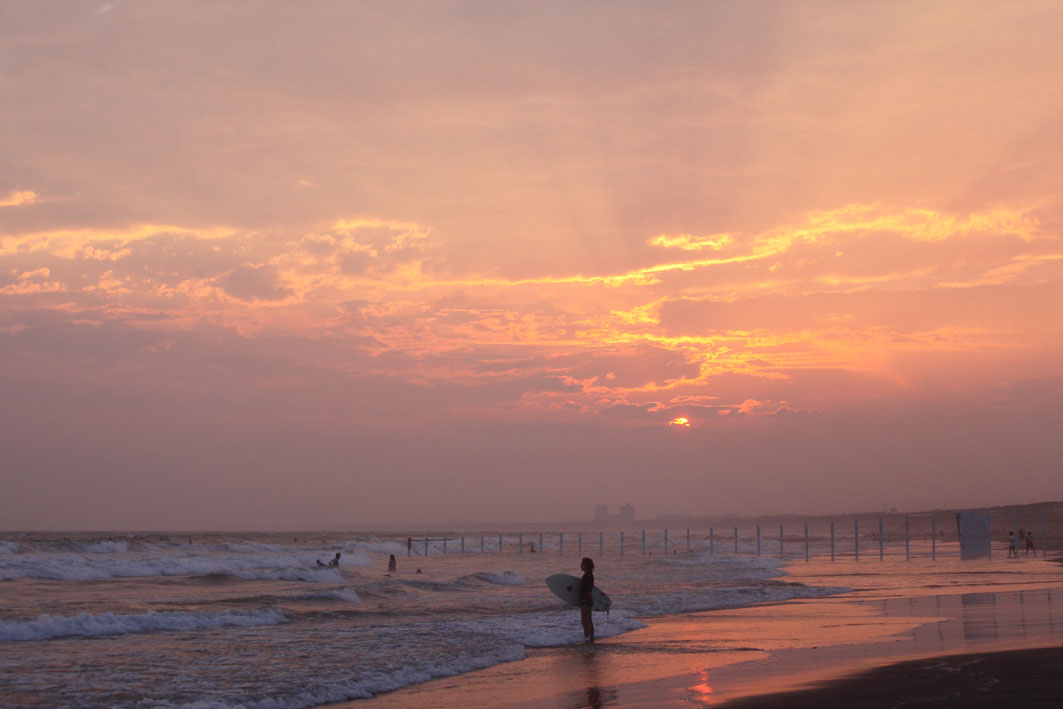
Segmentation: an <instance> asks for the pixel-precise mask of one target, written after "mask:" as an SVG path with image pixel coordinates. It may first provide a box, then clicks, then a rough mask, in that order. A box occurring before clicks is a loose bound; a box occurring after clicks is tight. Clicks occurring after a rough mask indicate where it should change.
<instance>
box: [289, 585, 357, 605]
mask: <svg viewBox="0 0 1063 709" xmlns="http://www.w3.org/2000/svg"><path fill="white" fill-rule="evenodd" d="M301 597H302V598H328V599H331V600H336V601H347V602H348V603H361V602H362V599H361V597H359V596H358V592H357V591H355V590H354V589H353V588H330V589H329V590H327V591H321V592H319V593H308V594H306V595H305V596H301Z"/></svg>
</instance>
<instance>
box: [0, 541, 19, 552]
mask: <svg viewBox="0 0 1063 709" xmlns="http://www.w3.org/2000/svg"><path fill="white" fill-rule="evenodd" d="M16 552H18V544H16V543H15V542H5V541H3V540H0V554H14V553H16Z"/></svg>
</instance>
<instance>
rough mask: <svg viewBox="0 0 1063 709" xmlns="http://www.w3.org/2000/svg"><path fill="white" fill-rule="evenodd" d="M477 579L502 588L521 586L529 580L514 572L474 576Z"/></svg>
mask: <svg viewBox="0 0 1063 709" xmlns="http://www.w3.org/2000/svg"><path fill="white" fill-rule="evenodd" d="M473 576H474V577H475V578H478V579H480V580H481V581H486V582H488V583H495V584H499V585H501V586H521V585H523V584H526V583H528V580H527V579H526V578H524V577H523V576H520V575H519V574H515V573H513V572H512V571H503V572H502V573H500V574H491V573H487V572H481V573H478V574H473Z"/></svg>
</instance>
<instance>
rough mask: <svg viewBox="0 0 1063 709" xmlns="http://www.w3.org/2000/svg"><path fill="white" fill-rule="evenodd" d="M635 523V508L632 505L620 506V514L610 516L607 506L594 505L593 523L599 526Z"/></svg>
mask: <svg viewBox="0 0 1063 709" xmlns="http://www.w3.org/2000/svg"><path fill="white" fill-rule="evenodd" d="M634 521H635V508H634V507H633V506H632V505H621V507H620V512H619V513H617V514H610V512H609V505H596V506H595V508H594V523H595V524H599V525H620V524H630V523H631V522H634Z"/></svg>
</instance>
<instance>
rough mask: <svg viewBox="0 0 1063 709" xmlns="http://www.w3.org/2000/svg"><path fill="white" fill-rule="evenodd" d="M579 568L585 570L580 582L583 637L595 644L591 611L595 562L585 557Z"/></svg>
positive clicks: (580, 611)
mask: <svg viewBox="0 0 1063 709" xmlns="http://www.w3.org/2000/svg"><path fill="white" fill-rule="evenodd" d="M579 567H580V568H581V569H583V578H581V579H580V580H579V616H580V622H582V623H583V637H584V638H586V639H587V642H589V643H592V642H594V621H593V620H592V618H591V609H592V608H593V607H594V598H593V596H592V595H591V594H592V592H593V591H594V562H593V561H592V560H591V559H590V557H586V556H585V557H583V561H581V562H580V565H579Z"/></svg>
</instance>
